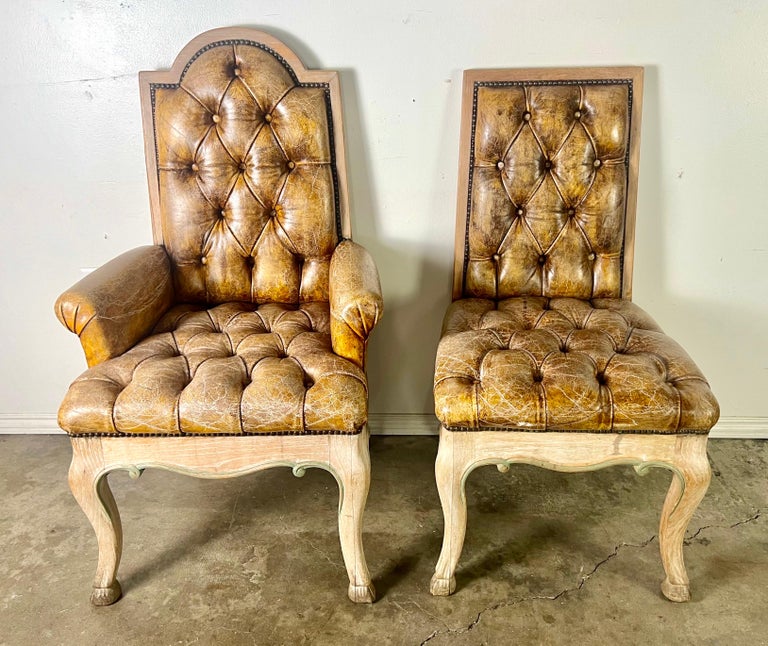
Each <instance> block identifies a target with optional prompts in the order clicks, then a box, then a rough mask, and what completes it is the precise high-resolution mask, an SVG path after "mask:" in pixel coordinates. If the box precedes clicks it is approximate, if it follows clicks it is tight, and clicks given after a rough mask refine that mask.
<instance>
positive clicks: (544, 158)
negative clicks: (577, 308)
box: [465, 84, 629, 298]
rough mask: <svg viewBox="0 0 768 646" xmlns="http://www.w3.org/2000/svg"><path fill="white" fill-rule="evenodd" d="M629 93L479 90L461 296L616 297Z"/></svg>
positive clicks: (612, 88)
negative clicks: (463, 288)
mask: <svg viewBox="0 0 768 646" xmlns="http://www.w3.org/2000/svg"><path fill="white" fill-rule="evenodd" d="M628 128H629V90H628V86H627V85H626V84H619V85H610V84H604V85H586V84H584V85H579V84H574V85H542V86H537V85H529V86H519V85H512V86H506V87H499V86H496V85H491V86H481V87H478V88H477V109H476V122H475V137H474V149H473V151H474V164H473V166H472V193H471V196H472V207H471V211H470V214H469V227H468V254H467V257H466V277H465V292H466V294H467V296H477V297H482V298H508V297H510V296H523V295H527V296H572V297H575V298H593V297H606V296H614V297H618V296H621V253H622V246H623V242H624V207H625V200H626V182H627V137H628Z"/></svg>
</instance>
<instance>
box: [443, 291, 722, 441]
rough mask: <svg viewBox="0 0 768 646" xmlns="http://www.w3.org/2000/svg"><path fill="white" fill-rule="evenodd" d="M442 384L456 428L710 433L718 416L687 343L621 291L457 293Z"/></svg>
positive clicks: (447, 414) (448, 420) (448, 418)
mask: <svg viewBox="0 0 768 646" xmlns="http://www.w3.org/2000/svg"><path fill="white" fill-rule="evenodd" d="M434 392H435V408H436V411H437V416H438V417H439V418H440V421H441V422H442V423H443V424H444V425H445V426H447V427H449V428H465V429H482V428H505V427H507V428H508V427H514V428H517V429H521V430H538V431H547V430H558V431H597V432H611V431H612V432H641V431H651V430H652V431H654V432H662V433H675V432H681V431H698V432H706V431H708V430H709V428H711V426H713V425H714V423H715V422H716V421H717V416H718V407H717V402H716V401H715V398H714V397H713V396H712V393H711V391H710V390H709V386H708V384H707V382H706V380H705V379H704V376H703V375H702V374H701V371H700V370H699V369H698V368H697V367H696V365H695V364H694V362H693V361H692V360H691V358H690V357H689V356H688V355H687V354H686V352H685V350H683V349H682V348H681V347H680V346H679V345H678V344H677V343H676V342H675V341H674V340H673V339H671V338H670V337H668V336H667V335H665V334H664V333H663V332H662V331H661V329H660V328H659V326H658V325H657V324H656V323H655V322H654V321H653V319H652V318H651V317H650V316H648V314H646V313H645V312H644V311H643V310H642V309H640V308H639V307H638V306H637V305H635V304H633V303H631V302H630V301H626V300H622V299H594V300H592V301H585V300H579V299H571V298H553V299H548V298H544V297H518V298H510V299H505V300H501V301H498V302H496V301H492V300H489V299H473V298H466V299H461V300H458V301H455V302H454V303H453V304H452V305H451V307H450V308H449V310H448V313H447V314H446V318H445V324H444V326H443V337H442V339H441V341H440V346H439V348H438V351H437V365H436V368H435V391H434Z"/></svg>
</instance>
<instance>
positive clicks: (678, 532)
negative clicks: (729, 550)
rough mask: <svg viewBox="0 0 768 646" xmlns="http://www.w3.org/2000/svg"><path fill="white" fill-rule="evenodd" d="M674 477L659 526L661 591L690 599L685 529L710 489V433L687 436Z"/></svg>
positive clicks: (672, 597) (678, 599)
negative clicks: (684, 552)
mask: <svg viewBox="0 0 768 646" xmlns="http://www.w3.org/2000/svg"><path fill="white" fill-rule="evenodd" d="M674 466H675V467H676V473H675V475H674V476H673V477H672V484H671V485H670V487H669V492H668V493H667V498H666V500H665V501H664V508H663V509H662V512H661V524H660V527H659V546H660V549H661V560H662V562H663V564H664V571H665V573H666V575H667V576H666V579H664V582H663V583H662V584H661V592H662V593H663V594H664V596H665V597H666V598H667V599H669V600H670V601H688V600H689V599H690V598H691V590H690V586H689V583H688V574H687V573H686V571H685V562H684V561H683V540H684V538H685V530H686V529H687V528H688V523H689V522H690V520H691V517H692V516H693V512H694V511H696V508H697V507H698V506H699V503H700V502H701V499H702V498H703V497H704V494H705V493H706V492H707V488H708V487H709V481H710V478H711V477H712V471H711V469H710V466H709V460H708V459H707V437H706V435H705V436H691V437H687V438H685V442H684V444H683V445H682V446H681V450H680V453H679V455H678V460H676V463H675V464H674Z"/></svg>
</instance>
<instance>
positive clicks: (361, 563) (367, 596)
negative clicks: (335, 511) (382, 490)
mask: <svg viewBox="0 0 768 646" xmlns="http://www.w3.org/2000/svg"><path fill="white" fill-rule="evenodd" d="M333 444H334V449H333V450H332V452H331V459H330V466H331V469H332V472H333V473H334V475H335V476H336V478H337V480H338V482H339V494H340V496H341V500H340V505H339V540H340V542H341V553H342V555H343V557H344V565H345V566H346V568H347V574H348V576H349V589H348V592H347V594H348V595H349V598H350V599H351V600H352V601H354V602H355V603H373V601H374V599H375V598H376V591H375V589H374V587H373V583H372V582H371V575H370V573H369V571H368V565H367V563H366V560H365V552H364V551H363V511H364V510H365V502H366V499H367V498H368V488H369V486H370V482H371V459H370V454H369V452H368V431H367V429H363V431H362V432H361V433H359V434H357V435H351V436H350V435H347V436H344V435H340V436H337V437H335V438H334V439H333Z"/></svg>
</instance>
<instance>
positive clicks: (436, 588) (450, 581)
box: [429, 428, 467, 596]
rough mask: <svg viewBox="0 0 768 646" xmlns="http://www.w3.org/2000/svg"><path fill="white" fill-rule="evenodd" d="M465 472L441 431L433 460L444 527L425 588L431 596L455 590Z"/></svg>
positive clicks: (451, 440) (463, 530)
mask: <svg viewBox="0 0 768 646" xmlns="http://www.w3.org/2000/svg"><path fill="white" fill-rule="evenodd" d="M465 472H466V466H465V465H464V463H463V462H462V461H461V460H460V459H459V456H458V452H457V451H456V447H455V442H454V435H453V433H452V432H450V431H446V430H445V429H444V428H441V429H440V445H439V447H438V449H437V460H436V461H435V479H436V480H437V491H438V493H439V495H440V505H441V506H442V508H443V518H444V521H445V528H444V530H443V531H444V533H443V547H442V550H441V551H440V558H439V559H438V561H437V566H436V567H435V573H434V575H433V576H432V582H431V583H430V586H429V591H430V592H431V593H432V594H433V595H435V596H447V595H449V594H452V593H453V591H454V590H455V589H456V577H455V572H456V564H457V563H458V562H459V557H460V556H461V550H462V548H463V547H464V535H465V534H466V530H467V498H466V496H465V494H464V478H465V475H466V473H465Z"/></svg>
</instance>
